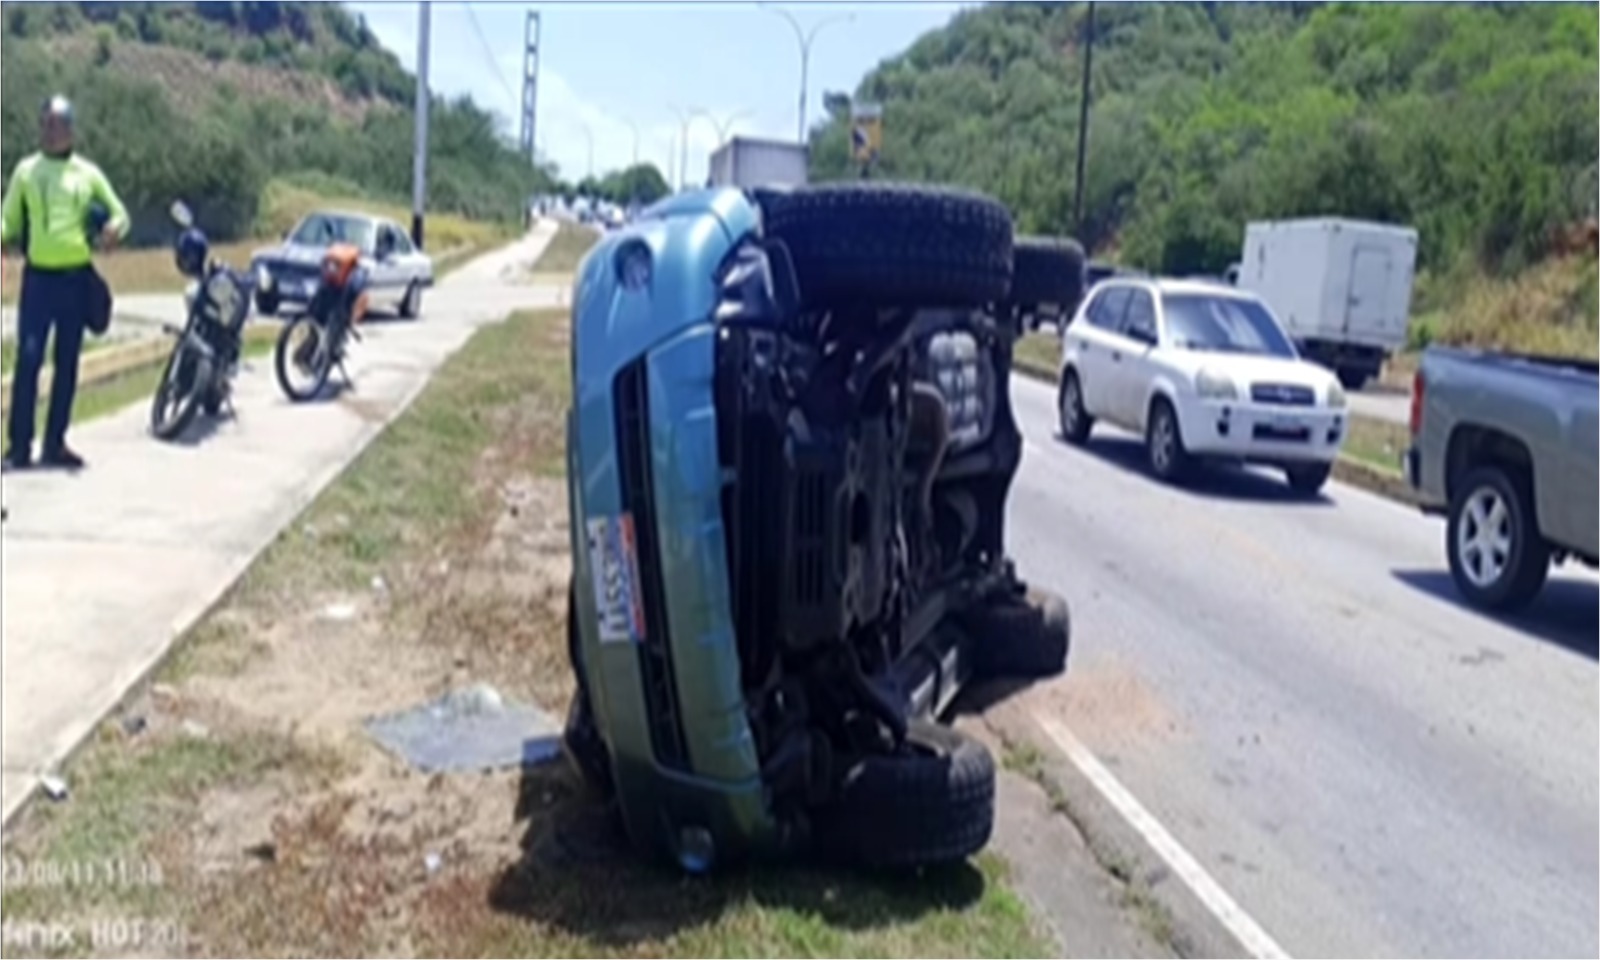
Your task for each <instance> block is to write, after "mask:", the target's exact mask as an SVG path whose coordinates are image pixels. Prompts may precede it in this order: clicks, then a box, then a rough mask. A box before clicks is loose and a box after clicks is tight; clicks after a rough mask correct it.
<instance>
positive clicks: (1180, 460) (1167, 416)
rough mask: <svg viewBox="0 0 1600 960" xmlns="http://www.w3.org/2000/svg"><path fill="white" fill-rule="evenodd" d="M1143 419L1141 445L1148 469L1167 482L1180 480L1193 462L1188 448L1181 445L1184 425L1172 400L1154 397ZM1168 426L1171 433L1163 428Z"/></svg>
mask: <svg viewBox="0 0 1600 960" xmlns="http://www.w3.org/2000/svg"><path fill="white" fill-rule="evenodd" d="M1146 420H1147V422H1146V424H1145V430H1144V449H1145V461H1146V462H1147V463H1148V464H1149V466H1150V472H1151V473H1152V474H1154V475H1155V477H1156V479H1158V480H1164V481H1166V482H1167V483H1176V482H1178V481H1180V480H1182V479H1183V478H1184V477H1185V476H1186V475H1187V474H1188V473H1189V468H1190V466H1191V465H1192V464H1191V458H1190V456H1189V451H1188V450H1187V449H1186V448H1185V447H1184V445H1183V426H1182V424H1180V423H1179V422H1178V412H1177V411H1176V410H1174V409H1173V408H1172V402H1171V401H1170V400H1168V399H1167V398H1165V397H1157V398H1156V399H1155V400H1154V401H1153V402H1151V404H1150V416H1149V417H1147V418H1146ZM1168 428H1170V430H1171V433H1170V434H1168V433H1167V432H1166V431H1167V429H1168ZM1169 437H1170V443H1169Z"/></svg>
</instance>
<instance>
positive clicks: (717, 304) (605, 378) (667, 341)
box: [565, 183, 1081, 872]
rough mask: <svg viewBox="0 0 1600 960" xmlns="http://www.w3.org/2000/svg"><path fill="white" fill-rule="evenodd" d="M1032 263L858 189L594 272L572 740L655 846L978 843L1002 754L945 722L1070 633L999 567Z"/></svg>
mask: <svg viewBox="0 0 1600 960" xmlns="http://www.w3.org/2000/svg"><path fill="white" fill-rule="evenodd" d="M1013 258H1014V252H1013V238H1012V221H1011V216H1010V214H1009V212H1008V211H1007V210H1006V209H1005V208H1004V207H1003V206H1002V205H1000V204H999V203H997V202H996V201H994V200H991V199H989V198H987V197H983V196H980V195H976V194H972V193H967V192H963V191H957V190H949V189H943V188H929V187H920V186H904V185H896V184H878V183H849V184H835V185H818V186H807V187H799V188H793V189H773V190H754V191H741V190H736V189H710V190H705V191H698V192H692V193H686V194H680V195H678V196H675V197H672V198H670V199H668V200H665V201H663V202H661V203H660V204H658V205H656V206H655V207H654V208H652V209H650V210H648V211H646V213H645V214H644V215H643V216H641V218H640V219H639V220H637V221H636V222H634V223H633V224H631V225H629V226H628V227H626V228H625V229H622V230H620V231H617V232H615V233H611V234H609V235H608V236H606V237H605V238H604V239H603V240H601V241H600V242H599V243H598V244H597V245H596V246H595V247H594V249H593V250H592V251H591V252H590V253H589V255H588V257H587V258H586V259H585V261H584V262H583V264H582V266H581V267H580V270H579V275H578V277H577V280H576V283H575V290H574V296H573V315H572V381H573V407H572V410H571V411H570V414H569V417H568V424H567V431H568V434H567V459H568V464H567V466H568V472H567V476H568V487H569V498H570V506H571V517H572V557H573V582H572V589H571V595H570V613H569V617H568V640H569V644H570V648H571V657H572V666H573V671H574V674H575V678H576V681H577V691H576V695H575V697H574V699H573V703H572V708H571V712H570V713H569V716H568V718H567V729H566V733H565V747H566V752H567V754H568V756H569V757H570V758H571V759H572V761H573V762H574V763H575V764H576V765H577V766H578V767H579V769H580V770H581V771H582V772H583V773H584V775H585V777H586V779H587V780H588V781H590V782H591V783H592V784H593V785H594V786H595V787H596V788H597V789H598V790H600V791H602V792H603V794H604V795H606V796H607V797H609V798H611V799H613V800H614V801H615V803H616V805H617V808H618V810H619V811H620V813H621V816H622V820H623V823H624V824H625V826H626V829H627V832H628V834H629V836H630V837H631V839H632V841H633V842H634V844H635V845H636V846H638V847H640V848H641V849H642V850H644V851H646V852H648V853H651V854H654V855H659V856H661V857H664V858H667V859H670V860H672V861H674V862H676V863H678V864H679V865H681V866H682V867H683V868H684V869H686V870H690V871H696V872H698V871H702V870H706V869H709V868H710V867H712V866H713V865H714V864H717V863H722V862H727V861H730V860H741V859H746V858H748V857H753V856H754V857H762V856H772V855H783V854H792V853H796V852H800V851H807V852H810V853H813V854H822V855H824V856H827V857H829V858H838V859H843V860H848V861H850V862H853V863H855V864H858V865H862V866H868V867H911V866H920V865H927V864H935V863H939V862H943V861H952V860H959V859H963V858H965V857H968V856H970V855H971V854H973V853H975V852H977V851H978V850H979V849H981V848H982V847H983V846H984V845H985V844H986V843H987V842H988V840H989V837H990V834H991V831H992V829H993V820H994V791H995V768H994V761H993V759H992V758H991V756H990V754H989V753H988V751H987V750H986V749H985V748H984V747H983V746H982V745H981V744H980V743H978V742H976V741H974V740H972V739H970V738H969V737H967V736H965V735H963V734H962V733H960V732H958V731H957V730H955V729H953V728H951V727H950V726H948V725H945V724H944V723H941V719H942V718H944V717H946V716H947V715H948V713H949V712H950V710H951V707H952V703H953V701H954V700H955V699H956V697H957V695H958V694H959V693H960V692H961V691H962V689H963V688H964V687H966V686H968V685H969V684H971V683H973V682H975V681H977V680H982V679H988V678H1034V677H1041V676H1048V675H1052V674H1055V673H1059V672H1060V671H1061V670H1063V669H1064V667H1065V663H1066V657H1067V646H1068V640H1069V629H1068V617H1067V609H1066V606H1065V604H1064V603H1063V602H1062V601H1061V600H1060V599H1059V598H1056V597H1052V596H1047V595H1043V594H1040V593H1038V592H1036V591H1032V590H1029V589H1028V588H1027V587H1026V585H1025V584H1024V583H1023V581H1022V580H1021V579H1020V578H1019V577H1018V575H1017V573H1016V571H1015V570H1014V568H1013V566H1012V564H1011V562H1010V561H1009V560H1008V559H1007V556H1006V552H1005V522H1006V499H1007V495H1008V492H1009V490H1010V486H1011V482H1012V478H1013V477H1014V475H1015V473H1016V470H1017V466H1018V464H1019V462H1020V460H1021V455H1022V438H1021V435H1020V433H1019V432H1018V430H1017V426H1016V423H1015V421H1014V419H1013V417H1012V412H1011V403H1010V395H1009V387H1008V385H1009V379H1010V373H1011V354H1012V345H1013V342H1014V339H1015V337H1016V336H1017V334H1018V332H1019V329H1020V323H1021V321H1020V320H1019V316H1020V315H1021V313H1022V311H1021V310H1020V308H1019V307H1018V306H1017V305H1016V304H1015V303H1014V300H1015V298H1014V297H1013V295H1012V290H1011V285H1012V276H1013V272H1014V268H1015V265H1014V262H1013ZM1080 269H1081V268H1080Z"/></svg>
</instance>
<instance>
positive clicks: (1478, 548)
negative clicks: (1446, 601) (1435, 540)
mask: <svg viewBox="0 0 1600 960" xmlns="http://www.w3.org/2000/svg"><path fill="white" fill-rule="evenodd" d="M1445 529H1446V532H1445V551H1446V553H1447V554H1448V556H1449V558H1450V575H1451V577H1452V578H1454V580H1455V582H1456V589H1458V590H1460V591H1461V595H1462V596H1463V597H1465V598H1466V599H1467V602H1469V603H1471V604H1472V605H1473V606H1475V607H1479V608H1481V609H1485V610H1514V609H1516V608H1518V607H1523V606H1526V605H1527V604H1528V603H1530V602H1531V601H1532V600H1533V598H1534V597H1535V596H1537V595H1538V593H1539V591H1540V589H1542V588H1543V587H1544V581H1545V578H1546V577H1547V576H1549V574H1550V544H1549V543H1547V542H1546V541H1545V539H1544V538H1543V537H1541V536H1540V535H1539V530H1538V526H1537V524H1536V523H1535V522H1534V510H1533V498H1532V496H1530V494H1529V492H1528V484H1527V482H1526V480H1525V479H1524V478H1522V477H1520V476H1514V475H1512V474H1510V473H1508V472H1506V471H1505V470H1503V469H1501V468H1500V467H1480V468H1478V469H1476V470H1473V471H1472V472H1470V473H1468V474H1467V475H1466V476H1465V477H1463V478H1462V479H1461V481H1460V482H1459V483H1458V484H1457V485H1456V490H1455V495H1454V496H1453V497H1451V498H1450V522H1449V524H1448V525H1447V527H1446V528H1445Z"/></svg>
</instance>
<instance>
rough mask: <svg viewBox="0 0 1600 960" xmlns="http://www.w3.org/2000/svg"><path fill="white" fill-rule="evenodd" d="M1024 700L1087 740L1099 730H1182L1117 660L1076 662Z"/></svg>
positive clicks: (1173, 733) (1137, 734) (1146, 734)
mask: <svg viewBox="0 0 1600 960" xmlns="http://www.w3.org/2000/svg"><path fill="white" fill-rule="evenodd" d="M1025 699H1026V700H1027V701H1028V702H1029V703H1030V705H1031V706H1035V707H1038V708H1039V709H1041V710H1046V711H1049V712H1050V714H1051V715H1053V716H1056V717H1059V718H1060V719H1061V720H1062V722H1064V723H1065V724H1066V725H1067V726H1068V727H1069V728H1071V729H1072V730H1075V731H1078V733H1079V735H1080V736H1083V737H1085V738H1088V739H1091V740H1092V739H1094V738H1095V736H1096V734H1098V733H1105V734H1106V735H1108V736H1116V737H1119V738H1145V739H1151V738H1159V739H1170V738H1176V737H1179V736H1182V735H1183V734H1184V732H1185V728H1184V726H1183V724H1182V723H1181V722H1180V721H1179V719H1178V718H1177V717H1176V716H1175V715H1174V714H1173V713H1172V712H1171V711H1170V710H1168V709H1167V707H1166V706H1165V705H1164V704H1163V703H1162V702H1161V699H1160V697H1159V696H1158V695H1157V694H1156V692H1155V691H1154V690H1153V689H1151V688H1150V686H1149V685H1148V684H1146V683H1145V682H1144V680H1143V679H1141V678H1140V676H1139V674H1138V672H1137V671H1135V670H1134V669H1133V668H1131V667H1129V666H1128V665H1126V664H1124V663H1120V662H1118V661H1116V660H1109V659H1098V660H1089V661H1086V662H1083V663H1080V664H1076V665H1074V666H1073V668H1072V669H1071V670H1069V671H1067V673H1066V674H1065V675H1063V676H1062V677H1061V678H1059V679H1057V680H1055V681H1053V682H1051V683H1047V684H1041V685H1040V686H1038V687H1037V688H1035V689H1033V690H1030V691H1028V693H1027V694H1026V695H1025Z"/></svg>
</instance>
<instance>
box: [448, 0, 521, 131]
mask: <svg viewBox="0 0 1600 960" xmlns="http://www.w3.org/2000/svg"><path fill="white" fill-rule="evenodd" d="M462 6H463V7H466V8H467V21H468V22H469V23H471V24H472V32H473V33H475V34H477V35H478V44H479V46H481V47H482V48H483V56H484V59H486V60H488V61H489V66H490V68H491V69H493V70H494V76H495V79H496V80H499V81H500V89H502V90H504V91H505V93H506V102H507V103H509V104H511V105H512V106H513V107H515V106H517V105H518V104H519V103H520V102H521V98H520V97H518V96H517V95H516V93H515V92H513V91H512V89H511V82H510V81H509V80H507V79H506V75H505V72H504V71H502V70H501V69H500V61H499V60H498V59H497V58H496V57H495V55H494V47H493V46H491V45H490V43H489V38H488V37H487V36H486V35H485V34H484V32H483V25H482V24H480V23H478V15H477V14H476V13H474V12H473V10H472V4H470V3H463V4H462Z"/></svg>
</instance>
